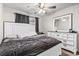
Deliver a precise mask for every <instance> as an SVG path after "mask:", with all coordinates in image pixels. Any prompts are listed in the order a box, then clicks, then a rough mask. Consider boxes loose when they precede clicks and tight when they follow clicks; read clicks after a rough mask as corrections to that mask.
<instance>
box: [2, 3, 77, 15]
mask: <svg viewBox="0 0 79 59" xmlns="http://www.w3.org/2000/svg"><path fill="white" fill-rule="evenodd" d="M75 4H77V3H45V7H49V6H56V9H49V8H46V9H45V10H46V12H47V13H46V14H51V13H54V12H56V11H58V10H61V9H64V8H67V7H69V6H72V5H75ZM3 5H4V6H6V7H9V8H14V9H17V10H21V11H23V12H26V13H29V14H32V15H37V16H43V15H46V14H38V11H39V8H38V6H37V5H38V3H4V4H3Z"/></svg>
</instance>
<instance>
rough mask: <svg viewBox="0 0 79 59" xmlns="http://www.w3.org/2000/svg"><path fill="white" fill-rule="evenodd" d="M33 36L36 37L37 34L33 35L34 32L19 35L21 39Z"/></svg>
mask: <svg viewBox="0 0 79 59" xmlns="http://www.w3.org/2000/svg"><path fill="white" fill-rule="evenodd" d="M33 35H37V33H35V32H28V33H24V34H20V37H21V38H23V37H26V36H33Z"/></svg>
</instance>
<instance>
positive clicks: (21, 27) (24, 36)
mask: <svg viewBox="0 0 79 59" xmlns="http://www.w3.org/2000/svg"><path fill="white" fill-rule="evenodd" d="M58 55H61V42H60V41H59V40H57V39H55V38H52V37H48V36H46V35H37V34H36V32H35V26H34V25H31V24H22V23H13V22H4V23H3V40H2V43H1V44H0V56H58Z"/></svg>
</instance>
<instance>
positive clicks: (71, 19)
mask: <svg viewBox="0 0 79 59" xmlns="http://www.w3.org/2000/svg"><path fill="white" fill-rule="evenodd" d="M68 15H69V16H70V17H69V18H70V19H69V20H70V29H71V30H73V13H68V14H64V15H61V16H57V17H53V29H54V31H57V32H69V30H70V29H68V30H56V29H55V20H56V19H60V18H63V17H66V16H68Z"/></svg>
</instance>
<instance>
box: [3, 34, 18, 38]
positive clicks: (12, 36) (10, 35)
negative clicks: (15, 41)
mask: <svg viewBox="0 0 79 59" xmlns="http://www.w3.org/2000/svg"><path fill="white" fill-rule="evenodd" d="M5 37H9V38H17V36H16V35H15V34H7V35H5Z"/></svg>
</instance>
